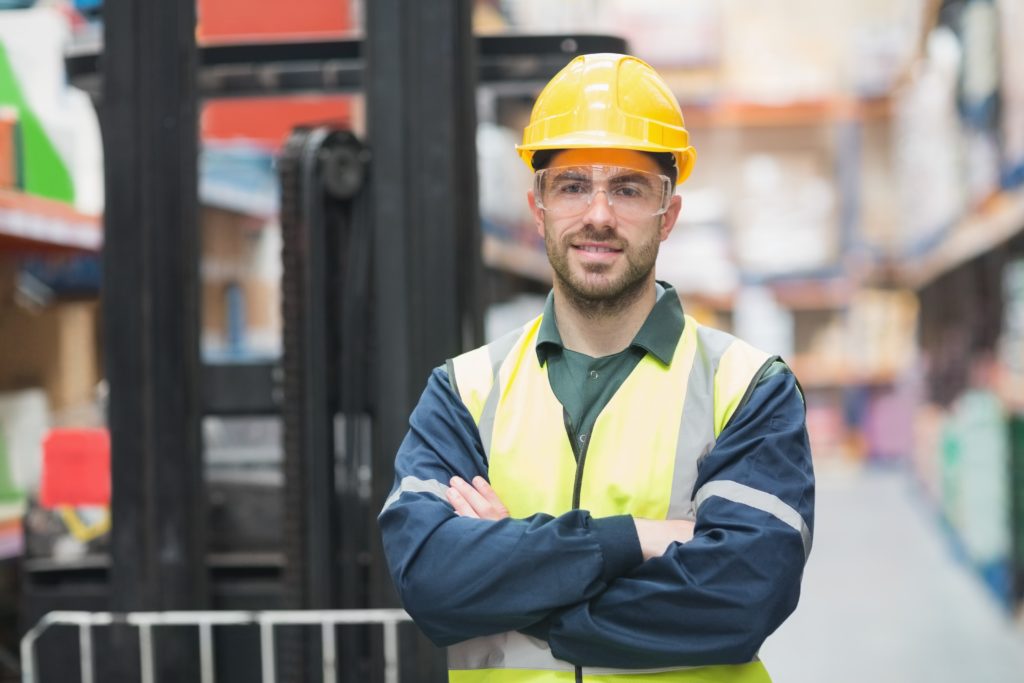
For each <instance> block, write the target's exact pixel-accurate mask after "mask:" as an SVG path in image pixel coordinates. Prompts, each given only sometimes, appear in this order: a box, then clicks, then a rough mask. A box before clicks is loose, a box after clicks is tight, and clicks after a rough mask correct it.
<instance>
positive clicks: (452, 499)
mask: <svg viewBox="0 0 1024 683" xmlns="http://www.w3.org/2000/svg"><path fill="white" fill-rule="evenodd" d="M445 496H446V497H447V498H448V502H449V503H451V504H452V507H453V508H455V514H457V515H458V516H459V517H475V518H479V515H477V514H476V511H475V510H473V506H472V505H470V504H469V503H467V502H466V499H465V498H463V497H462V495H461V494H460V493H459V492H458V491H456V490H455V489H454V488H449V489H448V490H447V491H446V492H445Z"/></svg>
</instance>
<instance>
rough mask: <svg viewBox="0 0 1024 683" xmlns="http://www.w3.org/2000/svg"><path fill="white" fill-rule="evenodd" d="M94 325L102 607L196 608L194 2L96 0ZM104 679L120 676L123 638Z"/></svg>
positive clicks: (189, 671) (126, 657)
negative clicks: (100, 52) (105, 442)
mask: <svg viewBox="0 0 1024 683" xmlns="http://www.w3.org/2000/svg"><path fill="white" fill-rule="evenodd" d="M106 9H107V11H106V12H105V18H106V29H107V36H108V38H107V45H106V53H105V55H104V62H103V67H104V79H105V93H104V101H103V106H102V108H101V110H100V114H101V116H100V120H101V123H102V126H103V133H104V136H103V140H104V153H105V158H106V163H105V169H106V213H105V223H106V249H105V253H104V272H103V290H102V291H103V310H104V316H103V322H104V336H105V344H106V371H107V377H108V379H109V382H110V404H109V415H108V421H109V427H110V433H111V442H112V460H111V468H112V470H111V475H112V479H113V500H112V505H111V507H112V514H113V518H114V520H115V523H114V526H113V530H112V536H111V555H112V562H111V568H110V582H111V583H110V585H111V606H112V608H113V609H115V610H119V611H120V610H142V609H158V610H159V609H201V608H203V607H205V606H206V605H207V595H208V591H207V572H206V565H205V555H206V542H205V505H204V496H203V476H202V450H201V436H200V407H199V396H200V388H199V293H198V282H199V276H198V262H199V230H198V225H199V202H198V197H197V184H198V180H197V157H198V144H199V141H198V133H199V131H198V116H197V101H198V98H197V89H196V80H195V74H196V68H195V65H196V50H195V41H194V38H193V35H194V26H195V5H194V3H163V2H159V3H138V2H134V1H133V0H108V2H107V4H106ZM113 635H114V647H115V654H114V656H113V657H112V658H111V661H110V662H108V664H110V665H111V667H112V669H113V670H112V671H111V672H110V673H109V674H108V675H105V676H104V677H103V680H112V681H121V680H125V681H128V680H134V679H135V678H136V677H137V661H138V659H137V658H136V657H135V656H134V652H135V642H136V639H135V637H134V634H132V633H131V632H130V630H127V629H126V630H124V631H121V632H119V633H118V632H117V631H115V633H114V634H113ZM192 641H194V638H193V639H181V638H178V637H175V636H174V635H172V636H171V637H169V638H168V639H167V642H166V643H162V644H161V647H160V650H159V653H158V657H157V670H158V671H159V673H160V675H161V677H162V678H163V680H189V679H192V678H194V677H195V675H196V671H197V665H196V664H195V662H196V659H195V656H194V648H193V647H192V645H191V643H192Z"/></svg>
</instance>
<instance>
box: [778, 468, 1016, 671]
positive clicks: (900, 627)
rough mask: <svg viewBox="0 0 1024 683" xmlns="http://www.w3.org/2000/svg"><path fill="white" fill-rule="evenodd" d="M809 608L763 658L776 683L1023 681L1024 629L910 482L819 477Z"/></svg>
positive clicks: (874, 476)
mask: <svg viewBox="0 0 1024 683" xmlns="http://www.w3.org/2000/svg"><path fill="white" fill-rule="evenodd" d="M817 497H818V504H817V529H816V532H817V533H816V539H815V545H814V550H813V552H812V554H811V559H810V562H809V564H808V567H807V572H806V574H805V578H804V592H803V597H802V599H801V603H800V606H799V607H798V608H797V611H796V613H795V614H794V615H793V616H792V617H791V618H790V620H789V621H788V622H787V623H786V624H784V625H783V626H782V628H780V629H779V631H778V632H777V633H776V634H775V635H774V636H772V637H771V638H770V639H769V640H768V642H767V643H766V644H765V646H764V648H762V651H761V657H762V659H763V660H764V662H765V664H766V665H767V667H768V670H769V671H770V672H771V673H772V676H773V678H774V679H775V681H776V682H777V683H804V682H806V683H812V682H813V683H820V682H821V681H829V683H846V682H847V681H849V682H850V683H854V682H856V683H863V681H871V682H872V683H916V682H917V681H922V682H927V683H947V682H948V683H966V682H970V683H990V682H991V683H1013V682H1024V627H1020V626H1018V627H1016V628H1015V627H1014V626H1013V623H1012V622H1011V620H1010V618H1009V617H1008V616H1007V615H1006V614H1005V613H1004V612H1003V611H1002V610H1001V608H1000V607H999V605H998V604H997V602H996V601H995V600H994V599H993V598H992V597H991V595H990V593H988V591H987V589H986V588H985V587H984V586H983V585H982V584H981V583H980V582H979V580H978V579H977V578H976V577H975V576H974V575H972V574H971V573H970V572H969V570H968V569H967V568H966V567H965V566H964V565H962V564H960V563H959V562H958V561H957V560H956V559H955V558H954V557H953V555H952V554H951V553H950V549H949V545H948V543H947V540H946V538H944V536H943V534H942V532H941V530H940V529H939V527H938V525H937V523H936V520H935V518H934V517H933V514H932V511H931V510H930V509H929V508H928V506H927V504H926V502H925V500H924V498H923V496H922V494H921V493H920V491H918V490H917V489H916V488H915V485H914V483H913V481H912V480H911V477H910V475H908V474H905V473H903V472H899V471H895V470H885V471H878V470H873V469H868V470H865V471H841V470H826V471H822V468H820V467H819V472H818V494H817Z"/></svg>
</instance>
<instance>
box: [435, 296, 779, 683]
mask: <svg viewBox="0 0 1024 683" xmlns="http://www.w3.org/2000/svg"><path fill="white" fill-rule="evenodd" d="M540 322H541V318H540V317H538V318H536V319H534V320H533V321H531V322H530V323H528V324H527V325H525V326H524V327H523V328H521V329H520V330H517V331H515V332H514V333H512V334H510V335H506V336H505V337H503V338H502V339H499V340H498V341H496V342H493V343H492V344H489V345H487V346H485V347H481V348H479V349H476V350H474V351H470V352H469V353H466V354H463V355H462V356H459V357H457V358H455V359H453V360H452V361H449V364H448V371H449V376H450V377H451V378H452V384H453V386H454V387H455V389H456V391H457V392H458V393H459V395H460V396H461V398H462V400H463V402H464V403H465V405H466V406H467V408H469V412H470V414H471V415H472V416H473V419H474V421H475V422H476V423H477V427H478V428H479V430H480V436H481V440H482V442H483V445H484V451H485V454H486V456H487V462H488V478H489V479H490V482H491V486H492V487H494V489H495V491H496V492H497V493H498V495H499V496H500V497H501V499H502V501H503V502H504V503H505V504H506V506H507V507H508V509H509V513H510V514H511V516H512V517H518V518H522V517H527V516H529V515H532V514H534V513H537V512H545V513H548V514H551V515H556V516H557V515H560V514H563V513H565V512H567V511H569V510H570V509H572V507H573V491H574V486H575V479H576V469H577V465H576V460H575V457H574V455H573V449H572V445H571V444H570V443H569V438H568V435H567V433H566V429H565V425H564V422H563V412H562V411H563V409H562V406H561V404H560V403H559V402H558V399H557V398H556V397H555V395H554V392H552V391H551V386H550V384H549V382H548V377H547V367H546V366H541V365H540V364H539V363H538V361H537V355H536V350H535V344H536V338H537V332H538V330H539V328H540ZM769 359H770V356H769V355H768V354H766V353H764V352H762V351H758V350H757V349H754V348H753V347H751V346H750V345H748V344H746V343H744V342H742V341H740V340H738V339H736V338H735V337H732V336H731V335H728V334H726V333H724V332H719V331H717V330H713V329H711V328H706V327H703V326H700V325H699V324H698V323H697V322H696V321H695V320H694V319H693V318H691V317H689V316H686V318H685V324H684V327H683V334H682V335H681V336H680V339H679V343H678V345H677V347H676V350H675V353H674V354H673V358H672V363H671V364H670V365H668V366H666V365H663V364H662V363H661V362H660V361H658V360H657V359H656V358H655V357H653V356H651V355H650V354H647V355H646V356H645V357H644V358H643V359H641V361H640V362H639V363H638V364H637V366H636V368H635V369H634V370H633V371H632V372H631V373H630V375H629V376H628V377H627V378H626V380H625V381H624V382H623V383H622V386H621V387H619V389H618V390H617V391H616V392H615V395H614V396H612V398H611V400H610V401H609V402H608V404H607V405H606V406H605V408H604V409H603V410H602V411H601V413H600V415H599V416H598V418H597V421H596V423H595V425H594V429H593V433H592V434H591V437H590V443H589V444H588V445H587V447H586V448H585V449H584V448H582V447H581V448H580V452H582V453H584V457H583V458H581V466H582V468H583V476H582V479H581V482H580V490H579V507H580V508H582V509H585V510H589V511H590V513H591V514H592V515H594V516H595V517H605V516H610V515H621V514H631V515H633V516H636V517H644V518H647V519H688V520H694V519H695V514H696V509H695V504H694V490H693V489H694V484H695V482H696V480H697V467H698V464H699V462H700V460H701V459H702V458H703V457H704V456H706V455H707V453H708V452H709V451H710V450H711V449H712V447H714V444H715V440H716V439H717V437H718V435H719V434H720V433H721V431H722V429H724V428H725V425H726V424H727V423H728V421H729V419H730V418H731V417H732V415H733V413H734V412H735V410H736V408H737V407H738V406H739V404H740V402H741V400H742V398H743V396H744V395H745V394H746V391H747V388H748V387H749V386H750V383H751V382H752V381H753V380H754V379H755V377H756V375H757V373H758V371H759V370H760V369H761V368H762V367H763V366H764V364H765V362H766V361H768V360H769ZM624 453H625V454H629V457H623V454H624ZM448 666H449V669H450V670H451V677H450V680H452V681H467V682H472V683H481V682H482V681H500V682H502V683H505V682H508V683H512V682H515V683H521V682H526V681H530V682H533V681H538V682H539V681H561V680H566V681H573V680H575V678H574V675H575V674H574V670H575V667H573V665H572V664H569V663H567V662H564V661H561V660H558V659H556V658H555V657H554V656H553V655H552V654H551V651H550V649H549V648H548V646H547V643H545V642H544V641H541V640H537V639H534V638H530V637H529V636H525V635H523V634H519V633H502V634H498V635H494V636H488V637H484V638H474V639H472V640H468V641H465V642H463V643H459V644H457V645H454V646H452V647H450V648H449V649H448ZM583 673H584V676H585V680H587V681H603V680H614V679H616V677H617V676H618V675H622V674H631V676H637V675H641V677H640V678H631V679H630V680H637V681H648V680H650V681H659V682H661V681H707V682H711V681H715V682H717V681H723V682H724V681H728V682H730V683H735V682H743V683H747V682H748V681H749V682H750V683H754V682H757V683H763V682H764V681H769V680H770V679H769V678H768V675H767V673H766V672H765V670H764V667H763V666H762V665H761V663H760V662H759V661H754V662H751V663H749V664H745V665H740V666H716V667H696V668H675V669H661V670H640V671H626V670H621V669H614V670H611V669H606V670H596V669H590V668H584V669H583ZM563 677H564V678H563Z"/></svg>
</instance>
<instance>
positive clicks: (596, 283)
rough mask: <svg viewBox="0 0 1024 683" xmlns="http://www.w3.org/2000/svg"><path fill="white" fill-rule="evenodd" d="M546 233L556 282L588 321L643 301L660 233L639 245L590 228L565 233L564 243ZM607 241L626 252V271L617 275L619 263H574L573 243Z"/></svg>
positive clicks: (624, 253) (611, 232)
mask: <svg viewBox="0 0 1024 683" xmlns="http://www.w3.org/2000/svg"><path fill="white" fill-rule="evenodd" d="M553 232H554V231H552V230H545V231H544V246H545V249H546V251H547V254H548V260H549V261H550V262H551V268H552V270H553V271H554V274H555V279H556V280H557V281H558V284H559V286H560V288H561V290H562V292H563V294H564V295H565V297H566V299H567V300H568V302H569V303H570V304H571V305H572V306H573V308H575V309H576V310H577V311H579V312H580V313H582V314H583V315H584V316H586V317H588V318H600V317H607V316H610V315H614V314H616V313H618V312H620V311H622V310H624V309H626V308H628V307H629V306H630V305H631V304H632V303H633V302H635V301H636V300H637V299H639V298H640V296H641V295H642V294H643V292H644V290H645V288H646V286H647V284H648V281H649V280H650V277H651V273H652V272H653V271H654V264H655V262H656V261H657V258H658V245H659V243H660V241H661V240H660V238H659V234H658V231H657V230H654V231H652V233H651V235H650V237H647V236H646V235H645V236H644V237H643V239H642V241H640V242H638V243H636V244H630V243H628V242H625V241H624V240H622V239H621V238H619V237H618V236H617V235H616V232H615V230H614V229H607V230H597V229H595V228H592V227H589V226H586V227H584V228H582V229H581V230H579V231H577V232H573V233H564V234H563V235H562V237H561V239H560V240H556V239H555V237H553V236H552V233H553ZM576 238H579V239H580V240H584V241H595V242H604V243H607V244H610V245H613V246H614V247H615V248H617V249H621V250H622V256H623V257H624V258H625V261H626V263H625V270H623V271H622V272H620V273H617V274H616V273H615V272H614V270H615V267H616V265H617V264H603V263H589V264H582V265H581V264H576V265H575V266H574V265H573V264H572V263H570V260H569V255H570V252H571V250H572V249H573V247H572V246H571V242H572V240H574V239H576Z"/></svg>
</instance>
